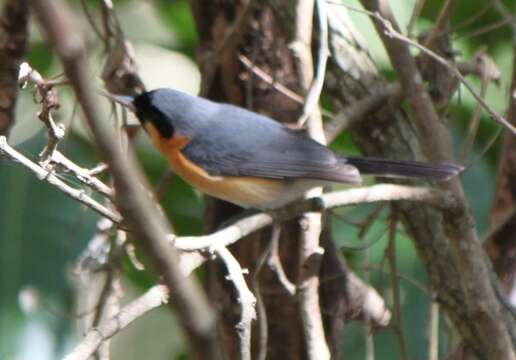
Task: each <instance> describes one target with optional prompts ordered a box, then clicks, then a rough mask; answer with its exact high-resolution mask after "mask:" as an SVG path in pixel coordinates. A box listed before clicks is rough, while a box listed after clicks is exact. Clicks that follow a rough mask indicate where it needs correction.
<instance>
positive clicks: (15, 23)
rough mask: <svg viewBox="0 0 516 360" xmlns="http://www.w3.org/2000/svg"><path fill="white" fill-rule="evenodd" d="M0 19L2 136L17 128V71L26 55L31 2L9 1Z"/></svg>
mask: <svg viewBox="0 0 516 360" xmlns="http://www.w3.org/2000/svg"><path fill="white" fill-rule="evenodd" d="M0 16H1V18H0V135H8V134H9V130H10V129H11V127H12V126H13V124H14V107H15V105H16V95H17V93H18V68H19V67H20V64H21V63H22V61H23V60H24V58H25V55H26V52H27V38H28V22H29V1H28V0H6V1H5V2H4V6H3V9H2V14H1V15H0Z"/></svg>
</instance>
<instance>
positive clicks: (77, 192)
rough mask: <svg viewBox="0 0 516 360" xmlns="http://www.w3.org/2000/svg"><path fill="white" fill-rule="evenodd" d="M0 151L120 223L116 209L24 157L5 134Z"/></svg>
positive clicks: (2, 137)
mask: <svg viewBox="0 0 516 360" xmlns="http://www.w3.org/2000/svg"><path fill="white" fill-rule="evenodd" d="M0 152H1V153H3V154H5V155H6V156H7V157H9V158H11V159H13V160H15V161H17V162H19V163H20V164H21V165H23V166H24V167H26V168H27V169H29V170H30V171H32V172H33V173H34V174H35V175H36V177H37V178H38V179H40V180H43V181H46V182H48V183H49V184H50V185H52V186H55V187H56V188H57V189H59V190H60V191H62V192H63V193H65V194H66V195H67V196H69V197H71V198H72V199H75V200H77V201H79V202H80V203H82V204H84V205H86V206H88V207H89V208H90V209H92V210H94V211H96V212H97V213H99V214H100V215H102V216H104V217H106V218H108V219H109V220H111V221H113V222H115V223H120V222H121V221H122V217H121V216H120V215H119V214H118V213H117V212H116V211H113V210H110V209H108V208H107V207H105V206H104V205H102V204H100V203H98V202H97V201H95V200H94V199H92V198H91V197H90V196H88V195H87V194H86V193H85V192H84V190H82V189H76V188H73V187H71V186H69V185H68V184H66V183H65V182H64V181H62V180H61V179H59V178H58V177H57V176H56V175H54V174H53V173H52V172H51V171H48V170H46V169H44V168H42V167H41V166H39V165H38V164H36V163H34V162H33V161H31V160H30V159H28V158H26V157H25V156H24V155H23V154H21V153H19V152H18V151H16V150H15V149H13V148H12V147H10V146H9V144H8V143H7V139H6V138H5V136H0Z"/></svg>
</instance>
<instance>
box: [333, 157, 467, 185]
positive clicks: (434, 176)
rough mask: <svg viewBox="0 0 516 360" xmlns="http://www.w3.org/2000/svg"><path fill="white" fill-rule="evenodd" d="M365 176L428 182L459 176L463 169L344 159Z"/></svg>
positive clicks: (390, 161)
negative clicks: (424, 180)
mask: <svg viewBox="0 0 516 360" xmlns="http://www.w3.org/2000/svg"><path fill="white" fill-rule="evenodd" d="M343 159H344V160H345V161H346V163H348V164H351V165H354V166H355V167H356V168H357V169H358V170H359V171H360V173H361V174H363V175H375V176H382V177H394V178H413V179H426V180H446V179H449V178H451V177H453V176H456V175H458V174H459V173H460V172H461V171H462V170H463V167H462V166H459V165H454V164H446V163H440V164H431V163H423V162H418V161H403V160H389V159H379V158H360V157H347V156H346V157H343Z"/></svg>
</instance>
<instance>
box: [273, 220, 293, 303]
mask: <svg viewBox="0 0 516 360" xmlns="http://www.w3.org/2000/svg"><path fill="white" fill-rule="evenodd" d="M274 227H277V228H278V230H274V228H273V237H272V238H271V251H270V255H269V258H268V260H267V265H268V266H269V268H270V269H271V270H272V271H273V272H274V273H275V274H276V276H277V277H278V281H279V283H280V284H281V285H282V286H283V288H284V289H285V291H286V292H287V293H288V294H289V295H291V296H294V295H296V285H294V284H293V283H292V281H290V280H289V279H288V277H287V274H286V273H285V269H284V268H283V264H282V262H281V258H280V255H279V240H280V229H281V228H280V227H279V226H277V225H275V226H274Z"/></svg>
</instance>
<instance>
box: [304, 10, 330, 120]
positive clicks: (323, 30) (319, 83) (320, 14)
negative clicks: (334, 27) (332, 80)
mask: <svg viewBox="0 0 516 360" xmlns="http://www.w3.org/2000/svg"><path fill="white" fill-rule="evenodd" d="M316 4H317V18H318V20H319V53H318V58H317V71H316V73H315V77H314V79H313V81H312V85H311V87H310V90H309V91H308V93H307V94H306V99H305V103H304V106H303V114H302V115H301V117H300V118H299V120H298V122H297V123H298V125H300V126H301V125H303V124H304V123H305V122H306V120H307V119H308V117H310V116H311V115H312V113H313V111H314V109H315V107H316V106H318V104H319V98H320V97H321V92H322V89H323V85H324V78H325V75H326V63H327V62H328V55H329V53H330V50H329V49H328V15H327V13H326V11H327V9H326V0H316Z"/></svg>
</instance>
